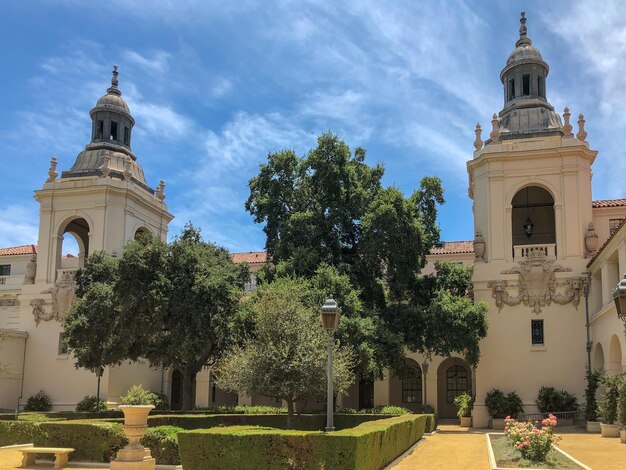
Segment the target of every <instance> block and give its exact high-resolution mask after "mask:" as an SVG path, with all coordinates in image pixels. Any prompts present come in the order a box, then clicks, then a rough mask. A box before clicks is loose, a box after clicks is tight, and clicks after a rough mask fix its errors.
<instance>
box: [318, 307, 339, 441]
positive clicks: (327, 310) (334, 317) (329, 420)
mask: <svg viewBox="0 0 626 470" xmlns="http://www.w3.org/2000/svg"><path fill="white" fill-rule="evenodd" d="M321 311H322V324H323V325H324V329H325V330H326V332H327V333H328V346H327V347H328V367H327V370H326V374H327V389H326V431H327V432H330V431H334V430H335V425H334V422H333V411H334V410H333V395H334V393H333V343H334V334H335V331H337V327H338V326H339V317H340V316H341V309H340V308H339V305H337V302H335V299H332V298H330V299H327V300H326V301H325V302H324V305H322V308H321Z"/></svg>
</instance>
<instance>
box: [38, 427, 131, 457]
mask: <svg viewBox="0 0 626 470" xmlns="http://www.w3.org/2000/svg"><path fill="white" fill-rule="evenodd" d="M33 434H34V436H33V437H34V444H35V446H37V447H73V448H74V449H76V450H75V451H74V452H72V453H71V454H70V460H87V461H93V462H110V461H111V460H112V459H114V458H115V454H116V453H117V451H118V450H119V449H121V448H122V447H124V446H125V445H126V444H128V439H127V438H126V436H125V435H124V431H123V429H122V426H121V425H120V424H118V423H105V422H98V421H57V422H44V423H37V424H36V427H35V432H34V433H33Z"/></svg>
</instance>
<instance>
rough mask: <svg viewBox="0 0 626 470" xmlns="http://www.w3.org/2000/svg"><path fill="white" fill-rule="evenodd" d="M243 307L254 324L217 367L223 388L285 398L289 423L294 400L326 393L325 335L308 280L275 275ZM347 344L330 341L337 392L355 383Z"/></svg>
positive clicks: (315, 296)
mask: <svg viewBox="0 0 626 470" xmlns="http://www.w3.org/2000/svg"><path fill="white" fill-rule="evenodd" d="M245 310H246V312H247V314H248V315H249V316H250V317H251V318H250V320H251V323H252V324H253V325H254V326H253V328H252V331H250V336H249V337H248V338H247V339H246V340H245V341H244V342H243V344H241V345H237V346H234V347H233V348H232V349H231V351H230V352H229V353H228V354H226V356H225V358H224V359H223V361H221V362H220V364H219V367H218V379H217V381H218V385H219V386H220V388H223V389H225V390H231V391H234V392H236V393H242V394H246V395H251V394H253V393H259V394H262V395H265V396H270V397H276V398H280V399H282V400H285V401H286V402H287V410H288V421H287V426H288V427H291V418H292V417H293V413H294V403H295V401H297V400H300V399H303V398H306V397H308V396H311V395H312V396H314V397H318V398H323V397H324V396H325V395H326V364H327V363H326V361H327V349H326V348H327V344H328V343H327V341H328V339H327V338H328V336H327V333H326V332H325V331H324V328H323V327H322V322H321V319H320V313H319V307H318V305H317V295H316V292H315V289H314V287H313V286H312V285H311V283H310V282H309V281H306V280H302V279H291V278H286V277H284V278H280V279H277V280H276V281H275V282H273V283H271V284H266V285H264V286H262V287H260V288H259V289H257V290H256V291H255V293H254V294H253V295H252V297H251V298H250V299H249V300H248V301H247V302H246V305H245ZM352 362H353V355H352V352H351V349H350V348H346V347H340V345H339V343H338V342H335V348H334V352H333V382H334V389H335V391H336V392H337V393H342V392H344V391H346V390H347V389H348V387H349V386H350V385H351V384H352V383H353V382H354V374H353V373H352V372H351V365H352Z"/></svg>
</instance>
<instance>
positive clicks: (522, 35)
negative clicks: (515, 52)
mask: <svg viewBox="0 0 626 470" xmlns="http://www.w3.org/2000/svg"><path fill="white" fill-rule="evenodd" d="M519 22H520V26H519V39H518V40H517V42H516V43H515V47H519V46H520V45H522V44H528V45H531V44H532V43H533V42H532V41H531V40H530V38H529V37H528V36H527V35H528V29H527V28H526V12H525V11H523V12H522V13H521V17H520V19H519Z"/></svg>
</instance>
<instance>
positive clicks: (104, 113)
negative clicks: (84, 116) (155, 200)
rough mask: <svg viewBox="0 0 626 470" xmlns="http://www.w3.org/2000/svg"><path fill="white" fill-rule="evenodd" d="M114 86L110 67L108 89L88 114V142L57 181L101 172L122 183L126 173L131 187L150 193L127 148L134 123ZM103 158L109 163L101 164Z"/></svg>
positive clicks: (114, 79) (131, 153) (116, 78)
mask: <svg viewBox="0 0 626 470" xmlns="http://www.w3.org/2000/svg"><path fill="white" fill-rule="evenodd" d="M118 84H119V81H118V71H117V65H114V66H113V77H112V78H111V86H110V87H109V88H108V89H107V93H106V95H104V96H103V97H102V98H100V99H99V100H98V102H97V103H96V106H95V107H94V108H93V109H92V110H91V111H90V112H89V115H90V116H91V142H90V143H89V144H87V145H86V146H85V150H83V151H82V152H80V153H79V154H78V157H76V162H75V163H74V165H72V167H71V168H70V169H69V170H67V171H64V172H63V173H62V175H61V178H75V177H81V176H94V175H102V174H103V173H102V172H103V171H105V172H108V175H109V176H110V177H111V178H118V179H124V172H125V171H126V172H128V171H129V172H130V179H131V180H132V181H133V182H134V183H136V184H138V185H139V186H142V187H143V188H144V189H146V190H148V191H150V189H149V188H148V186H147V185H146V180H145V177H144V175H143V169H142V168H141V166H140V165H139V163H137V157H136V156H135V155H134V154H133V151H132V149H131V146H130V143H131V137H132V130H133V127H134V125H135V120H134V119H133V117H132V115H131V114H130V109H129V108H128V104H126V101H124V99H123V98H122V92H121V91H120V89H119V88H118ZM107 156H108V157H109V161H108V162H107V163H106V164H105V157H107Z"/></svg>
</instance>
